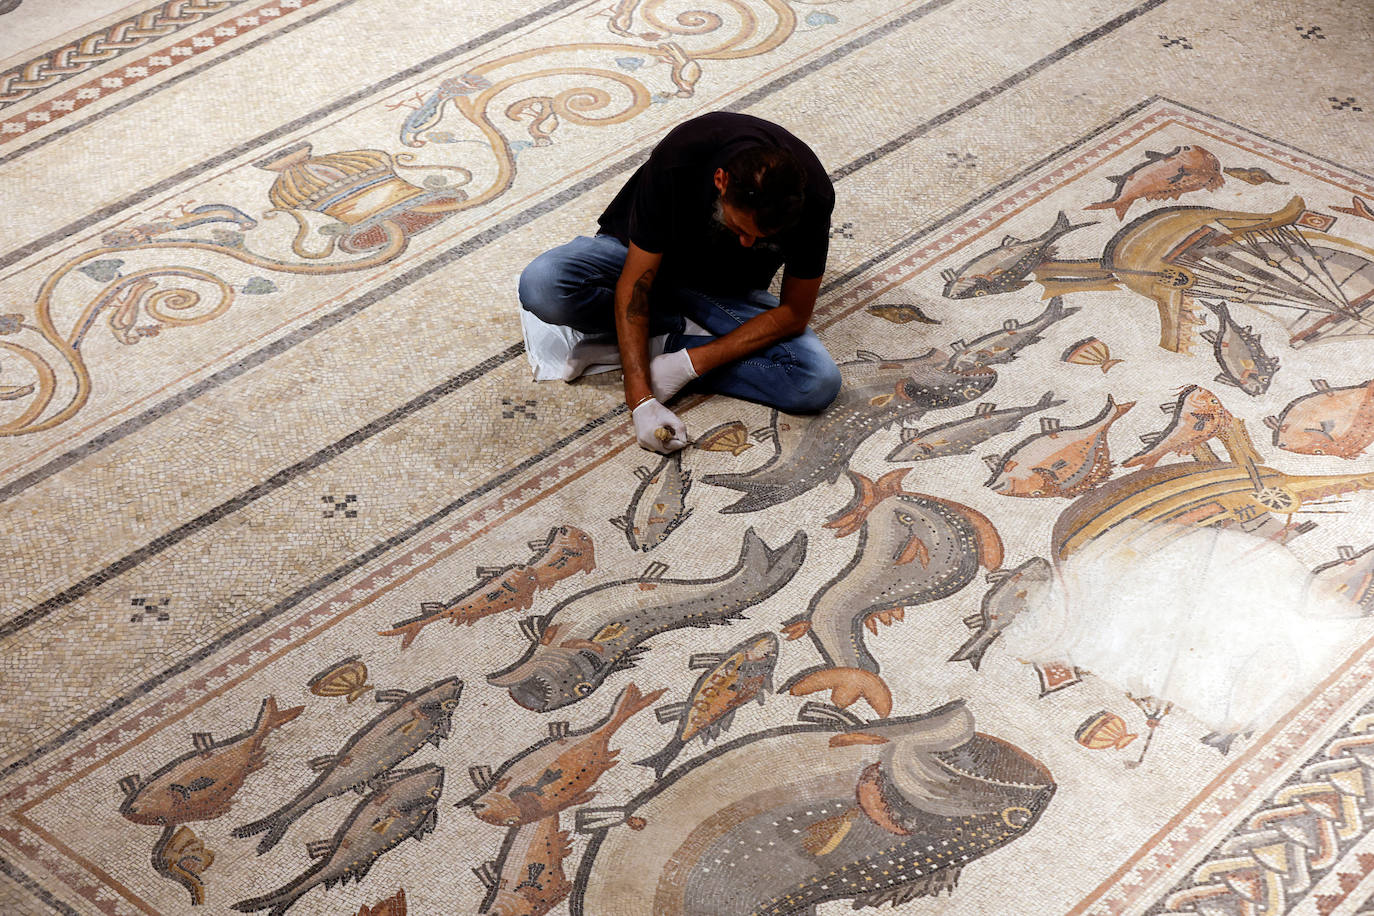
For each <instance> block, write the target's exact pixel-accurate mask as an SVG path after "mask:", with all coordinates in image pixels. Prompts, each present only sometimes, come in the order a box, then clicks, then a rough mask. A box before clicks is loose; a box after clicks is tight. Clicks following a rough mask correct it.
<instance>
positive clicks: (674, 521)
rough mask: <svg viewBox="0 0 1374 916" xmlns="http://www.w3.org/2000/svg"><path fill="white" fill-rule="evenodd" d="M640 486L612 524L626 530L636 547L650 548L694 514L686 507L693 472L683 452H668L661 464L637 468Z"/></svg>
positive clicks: (639, 549)
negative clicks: (626, 507) (683, 459)
mask: <svg viewBox="0 0 1374 916" xmlns="http://www.w3.org/2000/svg"><path fill="white" fill-rule="evenodd" d="M635 476H636V477H638V478H639V486H637V487H635V491H634V495H632V496H631V497H630V506H629V508H628V509H626V510H625V514H624V515H617V516H616V517H615V518H613V519H611V524H612V525H615V526H616V527H617V528H619V529H620V530H621V531H623V532H625V539H626V540H628V541H629V542H630V549H631V550H634V551H645V552H647V551H650V550H653V549H654V548H655V547H657V546H658V545H659V544H662V543H663V542H664V541H666V540H667V539H668V535H670V534H672V533H673V532H674V531H676V530H677V529H678V527H679V526H680V525H681V524H682V523H683V522H685V521H687V519H688V517H689V516H690V515H691V514H692V510H691V509H689V508H687V493H688V492H689V491H690V490H691V489H692V472H691V471H685V470H683V468H682V453H681V452H674V453H672V454H671V455H665V456H664V457H663V460H662V461H660V462H659V463H658V467H657V468H655V469H653V470H650V469H649V468H647V467H638V468H635Z"/></svg>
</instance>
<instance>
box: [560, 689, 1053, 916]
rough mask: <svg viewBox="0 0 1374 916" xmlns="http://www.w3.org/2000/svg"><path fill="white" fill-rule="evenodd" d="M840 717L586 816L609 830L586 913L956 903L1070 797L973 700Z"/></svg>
mask: <svg viewBox="0 0 1374 916" xmlns="http://www.w3.org/2000/svg"><path fill="white" fill-rule="evenodd" d="M808 705H809V706H810V705H811V704H808ZM835 712H836V713H837V714H836V715H833V716H830V717H826V716H819V715H816V713H815V712H814V711H813V712H811V714H810V715H809V716H808V718H810V719H812V720H813V721H824V724H819V725H811V726H785V727H782V728H776V729H772V730H770V731H767V732H762V733H759V734H755V735H750V736H748V737H745V738H741V739H738V740H736V741H733V742H731V743H730V744H729V745H726V746H724V747H722V748H721V749H718V750H717V752H716V753H714V754H712V755H710V756H709V757H705V758H701V759H699V760H698V761H694V762H693V763H691V764H689V765H686V766H684V767H680V768H678V769H677V770H675V771H674V772H673V774H671V775H670V776H669V777H668V778H667V779H665V780H663V781H661V782H659V783H657V784H656V785H654V786H653V787H652V788H650V789H649V790H647V791H646V792H643V793H641V794H640V795H638V796H637V797H635V798H634V799H632V800H631V801H630V803H629V804H628V805H627V806H625V807H624V808H616V809H602V810H595V809H584V810H583V811H581V812H579V819H578V820H579V829H581V830H584V831H588V832H591V833H592V834H593V835H592V838H591V841H590V843H589V846H588V850H587V853H586V855H585V856H584V857H583V859H582V862H581V865H580V867H579V870H578V877H577V880H576V882H575V889H574V891H573V896H572V898H571V901H570V911H571V913H572V916H643V914H647V913H653V914H654V916H800V914H812V913H815V912H816V907H817V906H818V905H820V904H822V903H825V902H827V901H832V900H849V901H852V902H853V906H854V908H856V909H858V908H862V907H865V906H873V907H877V906H882V905H884V904H888V903H890V904H892V905H893V906H897V905H900V904H902V903H905V902H907V901H910V900H914V899H917V898H919V897H923V896H936V895H939V894H941V893H946V892H949V893H953V891H954V889H955V886H956V883H957V882H958V879H959V875H960V871H961V870H962V869H963V868H964V867H966V866H967V865H968V864H969V863H971V862H974V861H976V860H977V859H979V858H982V857H983V856H986V855H989V854H994V853H995V852H996V850H998V849H999V848H1001V847H1003V846H1005V845H1006V844H1008V843H1010V842H1013V841H1015V840H1016V839H1018V838H1020V837H1022V836H1025V835H1026V834H1027V832H1029V831H1030V830H1031V829H1032V828H1033V827H1034V826H1035V824H1036V822H1037V820H1038V819H1039V817H1040V815H1041V813H1042V812H1043V811H1044V810H1045V808H1046V807H1047V806H1048V805H1049V803H1050V799H1051V798H1052V797H1053V795H1054V792H1055V783H1054V780H1053V777H1052V776H1051V775H1050V773H1049V771H1048V770H1046V768H1045V767H1044V765H1042V764H1041V763H1040V762H1039V761H1037V760H1035V759H1034V758H1032V757H1030V756H1029V755H1028V754H1026V753H1025V752H1024V751H1022V750H1020V749H1019V748H1017V747H1015V746H1014V745H1012V744H1010V743H1008V742H1006V741H1003V740H1001V739H999V738H994V737H992V736H989V735H985V734H981V733H979V732H976V731H975V730H974V721H973V716H972V715H971V714H970V713H969V711H968V709H967V708H966V707H965V705H964V703H963V701H962V700H958V701H955V702H953V703H950V704H948V705H946V706H943V707H940V708H939V709H936V710H934V711H932V712H929V713H927V714H925V715H919V716H903V717H899V718H892V719H886V720H883V721H879V722H874V723H862V722H859V721H858V720H855V719H853V718H852V717H846V716H843V715H840V714H838V711H835ZM622 824H623V825H625V826H621V825H622ZM626 827H628V828H630V829H626Z"/></svg>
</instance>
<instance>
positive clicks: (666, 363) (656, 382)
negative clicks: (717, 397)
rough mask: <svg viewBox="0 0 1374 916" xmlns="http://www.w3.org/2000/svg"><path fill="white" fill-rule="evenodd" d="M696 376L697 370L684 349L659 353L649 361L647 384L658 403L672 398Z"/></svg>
mask: <svg viewBox="0 0 1374 916" xmlns="http://www.w3.org/2000/svg"><path fill="white" fill-rule="evenodd" d="M696 377H697V370H696V368H695V367H693V365H692V357H690V356H688V355H687V351H686V350H674V351H673V352H671V353H660V354H659V355H658V356H655V357H654V358H653V359H652V360H650V361H649V385H650V386H651V387H652V388H653V389H654V397H656V398H658V400H659V402H660V403H662V402H664V401H667V400H669V399H670V398H672V396H673V395H675V394H677V393H678V392H679V391H681V390H682V389H683V387H684V386H685V385H686V384H687V383H688V382H690V381H691V380H692V379H694V378H696Z"/></svg>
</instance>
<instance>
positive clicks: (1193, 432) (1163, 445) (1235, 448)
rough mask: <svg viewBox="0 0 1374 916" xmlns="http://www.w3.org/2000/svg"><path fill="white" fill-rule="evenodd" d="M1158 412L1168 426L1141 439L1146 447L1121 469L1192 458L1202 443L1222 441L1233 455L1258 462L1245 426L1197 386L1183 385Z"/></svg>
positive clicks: (1213, 396) (1208, 393)
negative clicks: (1172, 457) (1179, 457)
mask: <svg viewBox="0 0 1374 916" xmlns="http://www.w3.org/2000/svg"><path fill="white" fill-rule="evenodd" d="M1159 409H1160V410H1162V411H1164V412H1165V413H1167V414H1169V423H1168V425H1166V426H1165V427H1164V429H1162V430H1160V431H1159V432H1157V433H1148V434H1146V435H1143V436H1141V437H1140V441H1141V442H1143V443H1144V444H1145V448H1144V449H1143V450H1141V451H1140V452H1137V453H1136V454H1134V455H1132V456H1131V457H1129V458H1127V459H1126V460H1125V461H1123V462H1121V466H1122V467H1123V468H1134V467H1145V468H1152V467H1154V466H1155V465H1156V464H1158V463H1159V460H1160V459H1161V458H1166V457H1168V456H1169V455H1182V456H1184V457H1191V456H1192V455H1193V452H1194V451H1195V450H1196V449H1197V448H1198V447H1199V446H1201V445H1202V444H1203V443H1205V442H1209V441H1211V440H1212V439H1221V440H1222V441H1223V442H1225V443H1226V444H1227V446H1228V451H1230V452H1231V453H1232V454H1233V455H1241V454H1243V455H1246V456H1248V457H1251V458H1254V459H1255V460H1258V459H1259V454H1258V453H1257V452H1255V450H1254V446H1253V445H1252V444H1250V440H1249V436H1248V434H1247V433H1246V432H1245V426H1244V423H1243V422H1242V421H1240V420H1238V419H1236V418H1235V417H1234V416H1233V415H1232V414H1231V412H1230V411H1229V410H1227V409H1226V407H1225V406H1223V405H1222V403H1221V399H1220V398H1218V397H1217V396H1216V395H1215V394H1213V393H1212V392H1210V391H1208V390H1207V389H1206V388H1202V387H1200V386H1198V385H1185V386H1184V387H1183V389H1182V390H1181V391H1180V392H1179V395H1178V397H1177V398H1176V399H1175V400H1174V401H1172V402H1170V403H1167V404H1161V405H1159Z"/></svg>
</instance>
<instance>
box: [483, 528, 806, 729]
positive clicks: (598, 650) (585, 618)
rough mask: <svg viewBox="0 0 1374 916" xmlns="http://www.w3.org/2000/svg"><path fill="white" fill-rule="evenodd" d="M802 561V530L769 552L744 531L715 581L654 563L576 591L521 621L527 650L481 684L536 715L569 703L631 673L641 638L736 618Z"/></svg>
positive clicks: (641, 649)
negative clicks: (670, 573) (670, 575)
mask: <svg viewBox="0 0 1374 916" xmlns="http://www.w3.org/2000/svg"><path fill="white" fill-rule="evenodd" d="M805 557H806V534H805V532H802V531H798V532H797V534H796V535H795V536H794V537H793V538H792V539H791V540H790V541H788V542H787V543H786V544H784V545H782V546H781V547H778V548H771V547H769V546H768V545H767V544H765V543H764V542H763V539H762V538H760V537H759V536H758V535H757V534H755V533H754V529H752V528H750V529H749V530H747V531H746V532H745V533H744V541H743V544H742V545H741V547H740V554H739V561H738V562H737V563H736V564H735V566H734V568H732V569H731V570H729V571H728V572H726V573H723V574H722V575H719V576H715V577H713V578H708V579H667V578H664V577H663V573H664V572H665V571H666V570H667V567H666V566H664V565H663V564H661V563H656V564H653V565H651V566H650V567H649V569H648V570H647V571H646V573H645V575H643V576H638V577H636V578H633V579H622V580H619V581H616V582H608V583H605V584H603V585H597V586H594V587H592V588H589V589H586V590H585V591H581V592H578V593H577V594H575V595H573V596H571V597H570V598H568V599H566V600H564V601H562V602H561V603H559V604H558V605H557V606H556V607H554V609H553V610H551V611H550V612H549V613H548V614H545V615H543V616H540V617H530V618H527V619H526V621H525V624H524V630H525V635H526V636H528V637H529V639H530V647H529V650H528V651H527V652H526V653H525V655H524V657H523V658H521V659H520V660H519V661H517V662H516V663H514V664H513V665H511V666H509V667H507V668H504V669H502V670H500V671H497V672H495V673H493V674H490V675H488V676H487V681H488V683H490V684H492V685H493V686H496V687H502V688H505V689H506V690H508V691H509V692H510V696H511V699H513V700H514V701H515V702H516V703H518V704H520V705H521V706H523V707H525V708H526V709H532V710H535V711H536V712H549V711H550V710H554V709H559V708H561V707H563V706H567V705H569V704H571V703H576V702H578V701H579V700H583V699H586V698H587V697H588V696H591V694H592V693H593V692H594V691H595V690H596V689H597V688H598V687H600V686H601V685H602V684H603V683H604V682H605V680H606V678H607V677H609V676H610V675H612V674H614V673H615V672H617V671H625V670H628V669H630V668H632V667H634V663H635V659H636V658H637V657H638V656H639V655H640V654H641V653H643V652H645V651H648V647H647V646H645V645H644V642H645V641H646V640H648V639H649V638H651V637H653V636H656V635H658V634H660V633H666V632H668V631H669V630H676V629H680V628H682V627H709V626H712V625H714V624H721V623H729V622H730V621H731V620H734V619H737V618H740V617H742V616H743V615H744V612H745V611H746V610H747V609H749V608H750V607H752V606H754V605H755V604H758V603H759V602H760V601H763V600H765V599H767V598H769V597H770V596H772V595H773V594H774V593H776V592H777V591H778V590H779V589H781V588H782V587H783V586H784V585H786V584H787V583H788V582H789V581H791V579H792V577H793V576H794V575H795V574H796V572H797V570H798V569H800V568H801V564H802V560H803V559H804V558H805Z"/></svg>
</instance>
